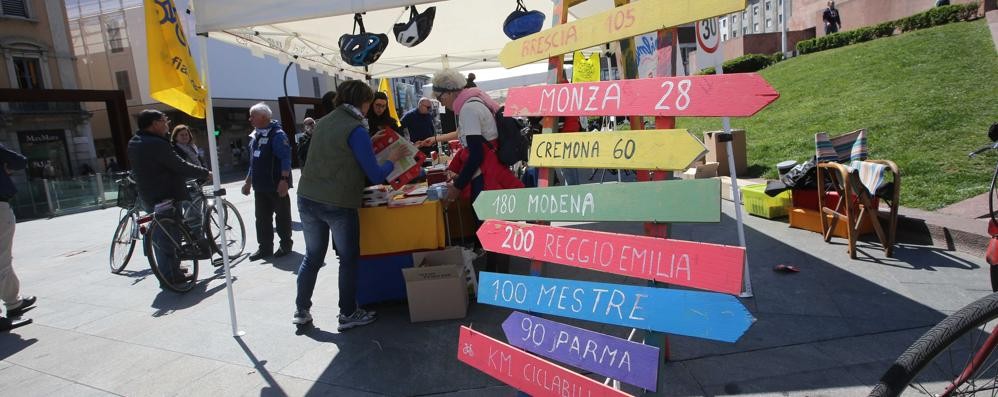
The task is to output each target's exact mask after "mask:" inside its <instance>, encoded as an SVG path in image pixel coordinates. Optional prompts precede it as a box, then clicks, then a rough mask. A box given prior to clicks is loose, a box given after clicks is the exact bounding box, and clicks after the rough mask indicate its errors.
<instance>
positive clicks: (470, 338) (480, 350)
mask: <svg viewBox="0 0 998 397" xmlns="http://www.w3.org/2000/svg"><path fill="white" fill-rule="evenodd" d="M457 359H458V360H460V361H461V362H463V363H465V364H468V365H470V366H472V367H475V368H477V369H478V370H479V371H482V372H485V373H486V374H489V376H492V377H493V378H496V379H498V380H500V381H502V382H503V383H506V384H508V385H510V386H513V387H515V388H517V389H519V390H521V391H523V392H526V393H528V394H530V395H531V396H552V397H564V396H585V397H602V396H628V394H627V393H624V392H622V391H619V390H614V389H613V388H611V387H608V386H606V385H604V384H602V383H599V382H596V381H594V380H592V379H589V378H587V377H585V376H583V375H579V374H577V373H575V372H573V371H570V370H568V369H565V368H562V367H560V366H558V365H555V364H552V363H550V362H548V361H546V360H542V359H540V358H537V357H534V356H532V355H530V354H527V353H525V352H524V351H523V350H520V349H517V348H515V347H512V346H510V345H507V344H505V343H502V342H500V341H497V340H495V339H492V338H490V337H488V336H487V335H485V334H482V333H480V332H477V331H475V330H472V329H471V328H468V327H464V326H462V327H461V336H460V337H459V338H458V342H457Z"/></svg>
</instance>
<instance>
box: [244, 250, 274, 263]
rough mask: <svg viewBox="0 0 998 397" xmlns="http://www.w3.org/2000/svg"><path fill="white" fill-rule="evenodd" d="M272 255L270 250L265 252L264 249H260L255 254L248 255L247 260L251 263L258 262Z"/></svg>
mask: <svg viewBox="0 0 998 397" xmlns="http://www.w3.org/2000/svg"><path fill="white" fill-rule="evenodd" d="M273 254H274V253H273V252H271V251H270V250H265V249H263V248H261V249H258V250H257V251H256V252H254V253H252V254H250V256H249V260H251V261H258V260H260V259H263V258H266V257H269V256H271V255H273Z"/></svg>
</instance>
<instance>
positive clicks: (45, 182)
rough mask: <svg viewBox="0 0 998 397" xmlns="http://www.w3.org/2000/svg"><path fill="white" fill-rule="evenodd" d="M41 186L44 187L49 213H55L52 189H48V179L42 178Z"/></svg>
mask: <svg viewBox="0 0 998 397" xmlns="http://www.w3.org/2000/svg"><path fill="white" fill-rule="evenodd" d="M42 186H44V187H45V201H46V202H47V203H48V205H49V215H55V206H54V205H53V204H52V191H51V190H50V189H49V180H48V179H42Z"/></svg>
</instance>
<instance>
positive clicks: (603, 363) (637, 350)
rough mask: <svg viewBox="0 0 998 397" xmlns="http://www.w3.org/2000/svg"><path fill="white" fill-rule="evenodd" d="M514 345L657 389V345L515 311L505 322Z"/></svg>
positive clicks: (566, 362) (505, 327) (627, 381)
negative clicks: (632, 340)
mask: <svg viewBox="0 0 998 397" xmlns="http://www.w3.org/2000/svg"><path fill="white" fill-rule="evenodd" d="M502 330H503V332H504V333H506V340H508V341H509V343H510V344H512V345H513V346H516V347H519V348H521V349H524V350H526V351H528V352H531V353H534V354H538V355H541V356H544V357H547V358H550V359H552V360H556V361H560V362H563V363H565V364H569V365H571V366H574V367H578V368H581V369H584V370H588V371H592V372H595V373H597V374H600V375H603V376H606V377H610V378H613V379H617V380H619V381H621V382H625V383H630V384H632V385H635V386H640V387H642V388H645V389H648V390H651V391H655V389H656V385H655V382H656V380H657V378H658V348H657V347H654V346H648V345H646V344H643V343H637V342H631V341H629V340H627V339H621V338H615V337H612V336H609V335H603V334H601V333H598V332H593V331H589V330H586V329H582V328H578V327H573V326H570V325H565V324H560V323H556V322H554V321H551V320H545V319H543V318H539V317H534V316H530V315H526V314H523V313H520V312H513V314H510V315H509V318H507V319H506V321H504V322H503V323H502Z"/></svg>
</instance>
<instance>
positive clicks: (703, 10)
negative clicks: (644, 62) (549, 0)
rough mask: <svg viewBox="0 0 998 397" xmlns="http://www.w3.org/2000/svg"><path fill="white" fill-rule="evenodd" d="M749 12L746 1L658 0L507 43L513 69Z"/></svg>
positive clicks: (505, 60) (505, 57)
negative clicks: (733, 14) (664, 30)
mask: <svg viewBox="0 0 998 397" xmlns="http://www.w3.org/2000/svg"><path fill="white" fill-rule="evenodd" d="M744 9H745V0H696V1H690V0H658V1H646V2H640V1H639V2H636V3H630V4H626V5H623V6H620V7H616V8H613V9H610V10H607V11H604V12H601V13H599V14H596V15H593V16H590V17H587V18H583V19H579V20H576V21H573V22H569V23H566V24H563V25H558V26H555V27H553V28H551V29H547V30H542V31H540V32H537V33H534V34H532V35H530V36H527V37H523V38H520V39H517V40H514V41H512V42H510V43H509V44H506V46H505V47H503V49H502V52H500V53H499V62H501V63H502V66H503V67H505V68H507V69H509V68H513V67H516V66H520V65H526V64H528V63H532V62H536V61H540V60H543V59H547V58H550V57H552V56H556V55H562V54H566V53H569V52H572V51H575V50H583V49H586V48H590V47H595V46H598V45H600V44H603V43H609V42H611V41H615V40H620V39H624V38H629V37H633V36H637V35H639V34H643V33H648V32H652V31H655V30H659V29H664V28H668V27H672V26H679V25H682V24H686V23H690V22H694V21H698V20H701V19H705V18H710V17H714V16H718V15H722V14H730V13H733V12H738V11H741V10H744Z"/></svg>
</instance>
